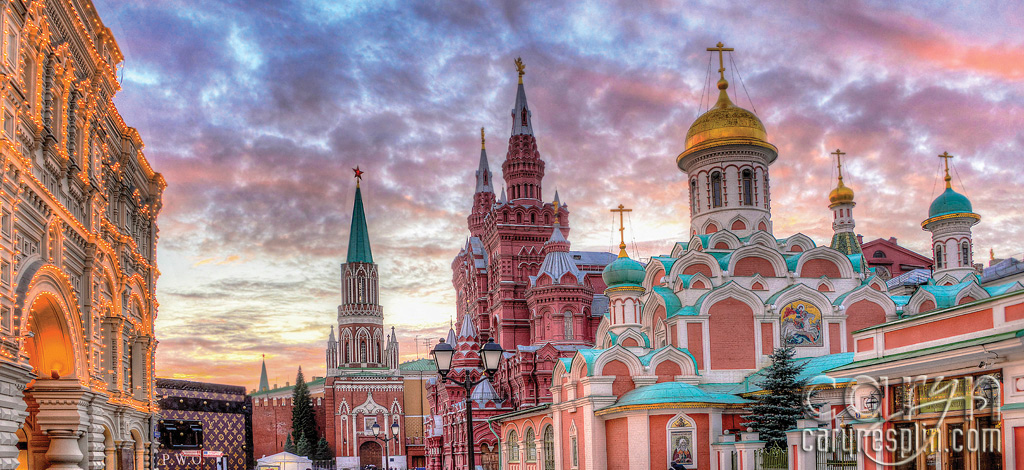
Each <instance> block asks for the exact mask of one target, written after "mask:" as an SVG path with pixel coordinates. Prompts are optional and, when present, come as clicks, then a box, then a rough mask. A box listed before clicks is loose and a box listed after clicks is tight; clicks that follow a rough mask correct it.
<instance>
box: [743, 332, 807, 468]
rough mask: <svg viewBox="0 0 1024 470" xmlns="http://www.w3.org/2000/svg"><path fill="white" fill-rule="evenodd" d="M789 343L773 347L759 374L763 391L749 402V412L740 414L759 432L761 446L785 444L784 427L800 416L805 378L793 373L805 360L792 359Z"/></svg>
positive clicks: (799, 370) (792, 352)
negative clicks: (753, 401) (754, 401)
mask: <svg viewBox="0 0 1024 470" xmlns="http://www.w3.org/2000/svg"><path fill="white" fill-rule="evenodd" d="M795 353H796V351H795V350H794V349H793V347H792V346H789V345H786V346H785V347H781V348H775V351H773V352H772V355H771V359H772V363H771V365H770V366H768V367H766V368H765V369H764V371H763V372H761V375H762V376H763V378H762V379H761V381H760V382H758V385H759V386H760V387H761V388H762V389H763V390H764V391H765V393H763V394H760V395H757V396H756V399H757V402H756V403H754V404H753V405H750V414H749V415H746V416H744V417H743V419H745V420H746V421H747V426H749V427H751V428H754V431H757V432H758V433H760V437H761V440H763V441H765V442H766V444H765V447H772V446H780V447H782V448H785V447H786V431H788V430H790V429H793V428H795V427H796V420H797V419H799V418H800V417H801V416H803V408H804V406H803V390H804V387H806V386H807V379H802V380H798V379H797V377H799V376H800V374H801V373H802V372H803V370H804V366H805V365H806V362H805V361H801V362H799V363H798V362H796V361H794V360H793V355H794V354H795Z"/></svg>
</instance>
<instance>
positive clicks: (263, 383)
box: [256, 354, 270, 392]
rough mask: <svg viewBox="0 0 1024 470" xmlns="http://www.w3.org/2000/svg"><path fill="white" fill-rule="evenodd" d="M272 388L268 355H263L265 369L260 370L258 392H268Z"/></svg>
mask: <svg viewBox="0 0 1024 470" xmlns="http://www.w3.org/2000/svg"><path fill="white" fill-rule="evenodd" d="M268 390H270V381H269V380H267V355H266V354H264V355H263V370H262V371H260V388H259V389H257V390H256V391H257V392H266V391H268Z"/></svg>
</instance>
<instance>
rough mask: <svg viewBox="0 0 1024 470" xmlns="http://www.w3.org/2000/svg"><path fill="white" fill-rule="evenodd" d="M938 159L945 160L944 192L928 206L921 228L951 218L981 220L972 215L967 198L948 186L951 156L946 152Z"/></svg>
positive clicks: (976, 215)
mask: <svg viewBox="0 0 1024 470" xmlns="http://www.w3.org/2000/svg"><path fill="white" fill-rule="evenodd" d="M939 157H941V158H944V159H945V160H946V177H945V178H944V179H945V181H946V190H945V191H943V192H942V194H939V197H937V198H935V200H934V201H932V205H931V206H928V219H926V220H925V221H924V222H922V223H921V226H922V227H923V226H925V225H928V224H929V223H932V222H935V221H938V220H943V219H949V218H953V217H967V218H971V219H975V220H981V216H980V215H978V214H975V213H974V208H973V207H972V206H971V201H970V200H969V199H967V196H964V195H963V194H960V193H958V192H956V191H953V185H952V184H950V181H951V180H952V178H951V177H950V176H949V159H950V158H953V156H952V155H949V153H948V152H944V153H943V154H942V155H939ZM975 223H977V222H975Z"/></svg>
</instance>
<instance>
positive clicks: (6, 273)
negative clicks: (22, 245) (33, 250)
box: [0, 261, 11, 284]
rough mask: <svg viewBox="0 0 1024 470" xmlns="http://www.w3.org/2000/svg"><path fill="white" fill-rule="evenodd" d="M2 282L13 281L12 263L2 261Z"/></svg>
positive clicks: (0, 275)
mask: <svg viewBox="0 0 1024 470" xmlns="http://www.w3.org/2000/svg"><path fill="white" fill-rule="evenodd" d="M0 282H3V283H4V284H10V283H11V263H8V262H6V261H0Z"/></svg>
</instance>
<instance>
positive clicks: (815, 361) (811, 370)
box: [741, 352, 853, 393]
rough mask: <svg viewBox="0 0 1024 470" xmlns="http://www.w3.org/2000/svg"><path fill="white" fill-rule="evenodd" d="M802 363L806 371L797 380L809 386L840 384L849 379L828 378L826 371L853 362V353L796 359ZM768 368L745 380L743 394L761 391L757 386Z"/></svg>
mask: <svg viewBox="0 0 1024 470" xmlns="http://www.w3.org/2000/svg"><path fill="white" fill-rule="evenodd" d="M801 361H803V363H804V370H803V372H801V373H800V375H799V376H797V380H804V379H807V380H808V385H822V384H828V383H836V384H840V383H846V382H849V379H843V378H838V379H837V378H833V377H828V376H826V375H825V371H827V370H831V369H835V368H837V367H841V366H844V365H846V364H849V363H851V362H853V353H852V352H850V353H839V354H828V355H825V356H818V357H811V358H797V359H794V362H801ZM766 368H767V367H765V368H762V369H761V370H759V371H757V372H755V373H753V374H750V375H748V376H747V378H745V379H743V390H742V391H741V392H742V393H750V392H757V391H759V390H761V387H760V386H759V385H757V382H758V381H760V379H761V378H762V377H763V372H764V370H765V369H766Z"/></svg>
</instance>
